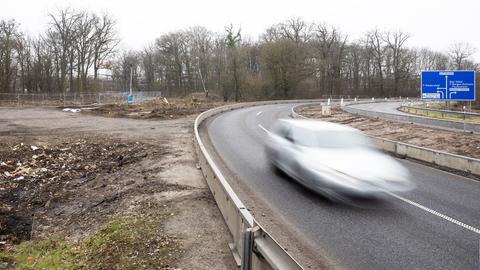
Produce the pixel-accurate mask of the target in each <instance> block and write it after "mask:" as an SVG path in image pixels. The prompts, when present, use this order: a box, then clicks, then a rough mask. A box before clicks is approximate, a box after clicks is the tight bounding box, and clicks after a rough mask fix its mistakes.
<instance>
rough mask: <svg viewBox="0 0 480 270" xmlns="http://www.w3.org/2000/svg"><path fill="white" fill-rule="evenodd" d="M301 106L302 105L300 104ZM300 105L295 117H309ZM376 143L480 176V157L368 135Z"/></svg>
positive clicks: (393, 152)
mask: <svg viewBox="0 0 480 270" xmlns="http://www.w3.org/2000/svg"><path fill="white" fill-rule="evenodd" d="M300 106H301V105H300ZM300 106H297V107H293V108H292V117H293V118H303V119H305V118H308V117H306V116H303V115H301V114H298V113H297V112H296V109H297V108H298V107H300ZM367 137H369V138H370V139H372V141H374V142H375V144H376V145H377V146H378V147H380V148H381V149H382V150H384V151H386V152H390V153H392V154H395V155H397V156H400V157H404V158H405V157H408V158H413V159H416V160H421V161H425V162H428V163H431V164H434V165H438V166H441V167H445V168H450V169H454V170H457V171H462V172H466V173H471V174H474V175H479V176H480V159H476V158H471V157H467V156H461V155H456V154H452V153H447V152H443V151H439V150H434V149H430V148H425V147H421V146H417V145H412V144H408V143H402V142H398V141H393V140H389V139H384V138H380V137H375V136H370V135H367Z"/></svg>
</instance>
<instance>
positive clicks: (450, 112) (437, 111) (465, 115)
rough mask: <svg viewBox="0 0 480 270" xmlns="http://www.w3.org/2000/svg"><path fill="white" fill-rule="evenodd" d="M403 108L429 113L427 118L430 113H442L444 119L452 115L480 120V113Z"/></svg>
mask: <svg viewBox="0 0 480 270" xmlns="http://www.w3.org/2000/svg"><path fill="white" fill-rule="evenodd" d="M403 108H405V109H407V111H409V110H413V111H422V112H427V116H428V113H429V112H434V113H440V114H441V115H442V117H443V116H444V115H448V114H451V115H457V116H461V117H460V118H463V119H466V118H474V117H478V118H480V113H472V112H459V111H450V110H439V109H429V108H419V107H414V106H406V105H402V106H401V107H400V109H403Z"/></svg>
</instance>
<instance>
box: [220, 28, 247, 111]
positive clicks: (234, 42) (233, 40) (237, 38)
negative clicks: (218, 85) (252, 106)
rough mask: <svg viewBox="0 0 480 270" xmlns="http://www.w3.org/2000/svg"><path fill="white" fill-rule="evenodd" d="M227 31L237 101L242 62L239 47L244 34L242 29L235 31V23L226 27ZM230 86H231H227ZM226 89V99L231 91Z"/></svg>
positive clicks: (230, 65) (228, 53) (226, 38)
mask: <svg viewBox="0 0 480 270" xmlns="http://www.w3.org/2000/svg"><path fill="white" fill-rule="evenodd" d="M225 31H226V33H227V35H226V37H225V43H226V44H225V45H226V46H227V62H228V64H229V73H230V74H231V80H232V86H233V93H234V95H235V102H237V101H238V100H239V99H240V70H239V69H240V63H239V61H240V60H239V52H238V47H239V45H240V42H241V40H242V36H241V34H240V32H241V29H238V30H237V31H235V30H234V29H233V25H230V27H225ZM227 88H229V86H227ZM226 90H227V91H225V90H224V96H223V98H224V100H225V101H227V100H228V96H229V94H228V93H229V91H228V89H226Z"/></svg>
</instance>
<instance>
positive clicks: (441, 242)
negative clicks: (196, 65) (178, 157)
mask: <svg viewBox="0 0 480 270" xmlns="http://www.w3.org/2000/svg"><path fill="white" fill-rule="evenodd" d="M292 106H294V105H293V104H291V105H288V104H287V105H268V106H260V107H252V108H246V109H241V110H234V111H231V112H227V113H224V114H221V115H219V116H217V117H215V118H214V119H212V120H211V121H208V123H207V125H206V127H205V128H206V131H207V132H208V133H207V134H208V136H209V137H210V140H211V142H212V144H213V147H214V148H215V150H216V151H217V154H218V155H219V156H220V157H221V158H222V160H223V161H224V163H225V165H226V167H228V169H229V170H230V171H231V173H234V174H235V175H236V176H237V178H238V179H239V180H238V181H242V182H243V183H242V184H243V186H246V187H248V189H249V190H250V192H252V193H254V194H255V196H256V197H257V198H259V199H260V200H262V201H264V202H266V203H267V204H268V206H269V207H270V209H269V210H270V212H269V214H270V215H271V216H274V217H277V218H278V219H279V220H282V221H285V222H287V223H288V224H289V226H290V227H294V228H291V229H293V230H295V231H299V232H300V233H301V234H302V235H305V236H306V239H307V240H303V241H308V245H309V246H311V247H312V249H313V251H311V252H319V253H320V252H321V253H325V252H326V253H328V254H318V255H319V257H320V256H326V257H328V258H329V259H331V260H334V261H335V263H334V265H335V266H337V267H338V268H345V269H477V267H478V260H479V240H480V230H478V228H480V200H479V198H480V197H479V195H480V182H476V181H474V180H471V179H468V178H464V177H461V176H457V175H453V174H450V173H447V172H443V171H440V170H437V169H433V168H430V167H427V166H424V165H420V164H417V163H414V162H411V161H406V160H399V161H400V162H401V163H403V164H404V165H405V166H406V167H407V168H408V169H409V170H410V172H411V174H412V176H413V179H412V180H413V181H414V182H415V183H416V185H417V187H416V189H415V190H413V191H412V192H409V193H406V194H392V195H390V196H388V197H387V198H386V199H385V200H381V201H373V202H368V203H366V204H365V205H363V204H362V205H360V206H351V205H342V204H336V203H331V202H329V201H328V200H325V199H324V198H322V197H321V196H319V195H316V194H314V193H312V192H310V191H308V190H307V189H305V188H303V187H302V186H300V185H299V184H297V183H296V182H294V181H293V180H291V179H289V178H288V177H286V176H282V175H278V174H275V173H274V172H273V171H272V169H271V167H270V165H269V162H268V160H267V159H266V156H265V153H264V140H265V138H266V132H265V131H264V130H263V128H265V129H267V130H268V129H269V128H270V126H271V125H272V123H273V122H274V120H275V119H277V118H286V117H288V114H289V112H290V109H291V107H292ZM262 127H263V128H262ZM245 203H246V204H247V205H249V204H250V205H251V204H254V202H245ZM274 237H275V235H274ZM320 250H323V251H320Z"/></svg>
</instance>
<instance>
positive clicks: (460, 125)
mask: <svg viewBox="0 0 480 270" xmlns="http://www.w3.org/2000/svg"><path fill="white" fill-rule="evenodd" d="M342 109H343V110H344V111H346V112H349V113H353V114H358V115H362V116H366V117H378V118H382V119H386V120H393V121H400V122H406V123H416V124H420V125H424V126H430V127H432V126H433V127H436V128H441V129H446V130H452V129H455V130H460V131H465V132H475V133H480V123H472V122H465V121H455V120H447V119H441V118H434V117H427V116H418V115H413V114H407V113H403V114H394V113H386V112H375V111H370V110H365V109H360V108H354V107H352V106H345V107H343V108H342Z"/></svg>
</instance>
